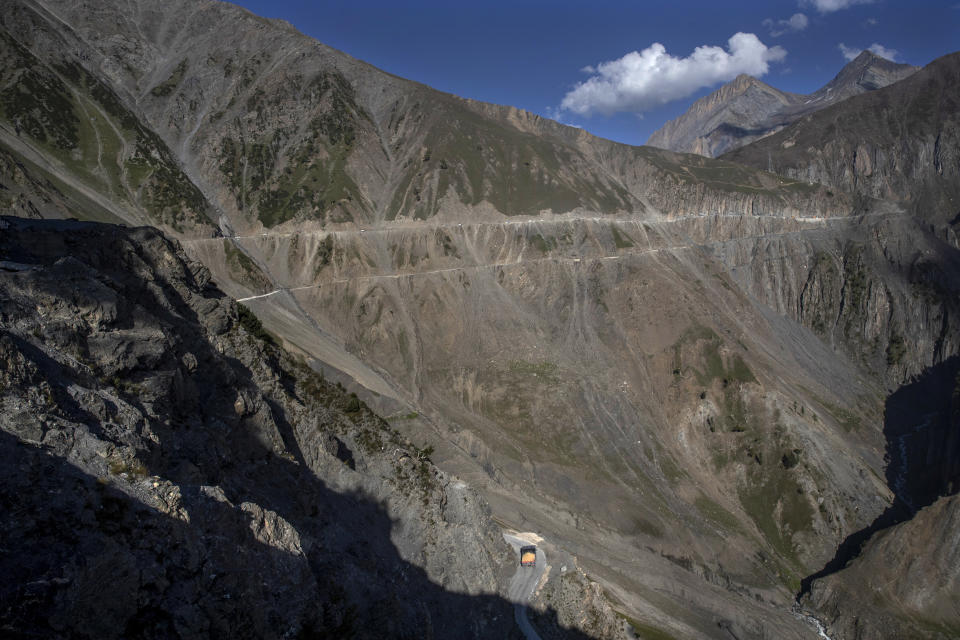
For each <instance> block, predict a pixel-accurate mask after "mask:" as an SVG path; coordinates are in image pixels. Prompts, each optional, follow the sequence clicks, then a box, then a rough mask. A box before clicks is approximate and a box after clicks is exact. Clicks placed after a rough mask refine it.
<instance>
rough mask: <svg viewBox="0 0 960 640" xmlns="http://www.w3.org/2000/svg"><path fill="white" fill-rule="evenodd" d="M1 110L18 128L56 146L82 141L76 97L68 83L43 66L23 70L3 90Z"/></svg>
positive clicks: (0, 102) (65, 145) (61, 146)
mask: <svg viewBox="0 0 960 640" xmlns="http://www.w3.org/2000/svg"><path fill="white" fill-rule="evenodd" d="M0 111H2V113H3V116H4V118H5V119H6V120H7V121H9V122H11V123H12V124H13V126H14V128H15V129H16V130H17V131H23V132H24V133H26V134H27V135H28V136H30V137H31V138H33V139H34V140H36V141H37V142H39V143H41V144H47V145H50V146H52V147H53V148H56V149H75V148H76V147H77V145H78V144H79V142H80V136H79V126H80V120H79V118H78V117H77V114H76V111H75V110H74V105H73V96H72V95H71V94H70V90H69V89H67V86H66V85H65V84H64V83H63V82H62V81H61V80H60V78H58V77H57V76H56V75H54V74H52V73H44V71H43V69H41V68H29V69H24V70H23V71H22V72H21V73H20V75H19V78H17V80H16V82H13V83H12V84H10V85H8V86H7V87H6V88H5V89H3V91H0Z"/></svg>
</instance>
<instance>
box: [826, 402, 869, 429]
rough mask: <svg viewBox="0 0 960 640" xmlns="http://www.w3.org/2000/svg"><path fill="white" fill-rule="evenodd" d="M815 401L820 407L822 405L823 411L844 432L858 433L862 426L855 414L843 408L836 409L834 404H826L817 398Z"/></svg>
mask: <svg viewBox="0 0 960 640" xmlns="http://www.w3.org/2000/svg"><path fill="white" fill-rule="evenodd" d="M817 401H818V402H819V403H820V404H821V405H823V408H824V409H826V410H827V411H828V412H830V415H832V416H833V417H834V419H836V421H837V422H838V423H839V424H840V427H841V428H842V429H843V430H844V431H846V432H848V433H849V432H851V431H859V430H860V427H862V426H863V423H862V422H861V420H860V417H859V416H857V415H856V414H854V413H852V412H850V411H847V410H846V409H844V408H843V407H838V406H837V405H835V404H830V403H829V402H826V401H824V400H822V399H820V398H817Z"/></svg>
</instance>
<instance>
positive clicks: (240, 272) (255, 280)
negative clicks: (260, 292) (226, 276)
mask: <svg viewBox="0 0 960 640" xmlns="http://www.w3.org/2000/svg"><path fill="white" fill-rule="evenodd" d="M223 253H224V257H225V258H226V263H227V267H228V268H229V269H230V271H231V272H232V273H233V274H234V275H235V276H238V278H237V279H238V280H240V281H241V282H243V283H245V284H247V285H252V286H253V287H255V288H261V289H266V288H269V287H270V286H271V283H270V280H269V279H268V278H267V277H266V275H264V273H263V271H262V270H261V269H260V267H258V266H257V263H255V262H254V261H253V260H252V259H251V258H250V256H248V255H247V254H246V253H244V252H243V251H241V250H240V249H239V248H238V247H237V246H236V245H235V244H234V243H233V241H232V240H230V239H229V238H224V239H223Z"/></svg>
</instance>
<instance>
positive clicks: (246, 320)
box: [237, 304, 277, 346]
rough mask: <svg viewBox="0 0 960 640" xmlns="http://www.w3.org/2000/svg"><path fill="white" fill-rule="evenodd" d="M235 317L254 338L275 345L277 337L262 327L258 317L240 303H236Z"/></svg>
mask: <svg viewBox="0 0 960 640" xmlns="http://www.w3.org/2000/svg"><path fill="white" fill-rule="evenodd" d="M237 319H238V320H239V321H240V326H241V327H243V328H244V329H245V330H246V332H247V333H249V334H250V335H252V336H253V337H254V338H256V339H257V340H260V341H262V342H265V343H267V344H269V345H273V346H277V339H276V338H275V337H274V336H273V334H272V333H270V332H269V331H267V330H266V328H264V326H263V323H262V322H260V318H258V317H257V316H256V315H254V313H253V311H250V309H247V308H246V307H245V306H243V305H242V304H237Z"/></svg>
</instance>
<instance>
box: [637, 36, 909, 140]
mask: <svg viewBox="0 0 960 640" xmlns="http://www.w3.org/2000/svg"><path fill="white" fill-rule="evenodd" d="M917 69H918V67H914V66H911V65H908V64H898V63H896V62H891V61H890V60H887V59H886V58H883V57H881V56H878V55H877V54H875V53H873V52H872V51H869V50H864V51H862V52H861V53H860V54H859V55H858V56H857V57H856V58H854V59H853V60H851V61H850V62H848V63H847V64H846V65H845V66H844V67H843V68H842V69H841V70H840V72H839V73H838V74H837V75H836V76H835V77H834V78H833V79H832V80H831V81H830V82H829V83H828V84H826V85H825V86H823V87H822V88H820V89H819V90H817V91H816V92H815V93H812V94H810V95H806V96H804V95H797V94H792V93H786V92H784V91H781V90H779V89H777V88H775V87H772V86H770V85H769V84H767V83H765V82H763V81H762V80H758V79H757V78H754V77H753V76H749V75H747V74H740V75H738V76H737V77H736V78H734V79H733V80H732V81H731V82H729V83H727V84H725V85H723V86H722V87H720V88H719V89H717V90H716V91H714V92H713V93H711V94H710V95H708V96H705V97H703V98H700V99H699V100H697V101H696V102H694V103H693V104H692V105H691V106H690V108H689V109H688V110H687V112H686V113H684V114H683V115H681V116H680V117H679V118H676V119H674V120H671V121H669V122H667V123H666V124H664V125H663V126H662V127H661V128H660V129H658V130H657V131H655V132H654V133H653V135H651V136H650V139H649V140H648V141H647V144H649V145H652V146H655V147H662V148H664V149H670V150H672V151H683V152H688V153H699V154H702V155H707V156H712V157H716V156H718V155H720V154H722V153H726V152H727V151H732V150H733V149H736V148H738V147H741V146H743V145H745V144H748V143H750V142H752V141H754V140H758V139H760V138H762V137H764V136H767V135H770V134H771V133H774V132H775V131H778V130H780V129H781V128H783V127H784V126H785V125H786V124H789V123H790V122H793V121H794V120H796V119H798V118H800V117H801V116H803V115H805V114H807V113H812V112H813V111H817V110H819V109H822V108H823V107H826V106H829V105H831V104H835V103H837V102H839V101H841V100H844V99H846V98H849V97H851V96H854V95H857V94H860V93H863V92H865V91H873V90H874V89H879V88H881V87H885V86H887V85H889V84H893V83H894V82H897V81H899V80H902V79H903V78H906V77H907V76H909V75H911V74H913V73H914V72H916V71H917Z"/></svg>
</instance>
